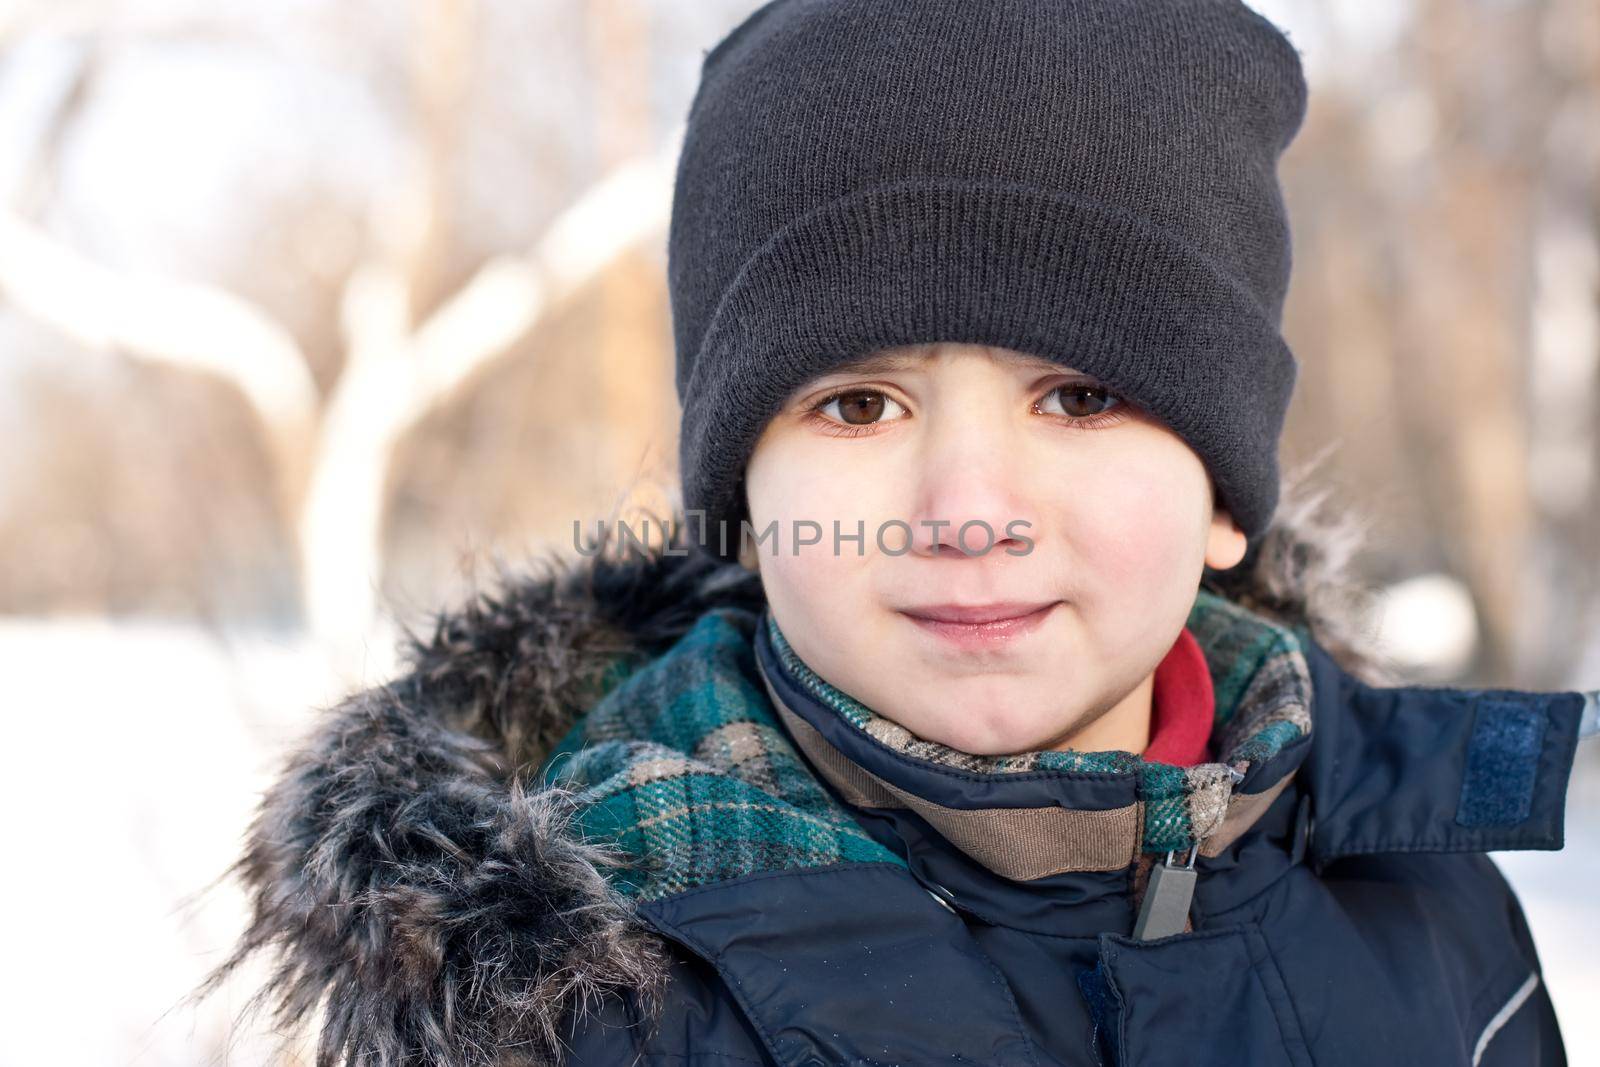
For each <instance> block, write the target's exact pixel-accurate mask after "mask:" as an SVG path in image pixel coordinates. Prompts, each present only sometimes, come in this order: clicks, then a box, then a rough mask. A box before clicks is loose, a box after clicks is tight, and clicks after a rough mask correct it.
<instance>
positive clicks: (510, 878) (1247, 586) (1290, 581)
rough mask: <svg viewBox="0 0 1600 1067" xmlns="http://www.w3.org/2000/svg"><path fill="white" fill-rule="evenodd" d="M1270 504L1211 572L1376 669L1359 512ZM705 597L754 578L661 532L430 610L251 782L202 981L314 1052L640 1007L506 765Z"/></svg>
mask: <svg viewBox="0 0 1600 1067" xmlns="http://www.w3.org/2000/svg"><path fill="white" fill-rule="evenodd" d="M1280 499H1281V503H1280V505H1279V508H1278V512H1277V515H1276V517H1275V519H1274V522H1273V524H1272V526H1271V527H1270V529H1269V530H1268V531H1267V533H1266V534H1265V535H1264V536H1263V538H1262V539H1260V540H1259V541H1258V542H1257V543H1256V544H1255V545H1254V546H1253V548H1252V551H1251V554H1250V556H1248V557H1247V558H1246V560H1245V561H1244V563H1242V564H1241V565H1240V566H1239V567H1236V568H1234V569H1233V570H1231V571H1228V572H1225V573H1222V574H1212V573H1209V572H1208V574H1207V576H1206V583H1207V585H1208V587H1210V588H1213V589H1214V590H1215V591H1217V592H1220V593H1222V594H1223V595H1225V596H1227V597H1228V598H1229V599H1232V600H1235V601H1236V602H1238V603H1240V604H1242V605H1244V606H1246V607H1249V608H1250V609H1252V610H1254V611H1257V612H1260V613H1262V614H1265V615H1268V616H1269V617H1271V618H1274V619H1276V620H1278V621H1281V622H1284V623H1287V624H1290V625H1298V624H1303V625H1305V626H1307V627H1308V628H1309V630H1310V632H1311V634H1312V635H1313V636H1314V637H1315V638H1316V639H1317V640H1318V642H1319V643H1320V644H1321V645H1322V646H1323V647H1324V648H1326V649H1327V650H1328V651H1329V652H1331V653H1332V654H1333V655H1334V656H1335V657H1336V658H1337V659H1339V660H1340V662H1341V663H1342V664H1343V665H1345V666H1346V667H1347V668H1348V669H1349V670H1350V671H1351V672H1352V673H1354V674H1356V675H1358V676H1359V677H1362V678H1365V679H1367V680H1371V681H1374V682H1382V681H1384V680H1385V679H1386V677H1387V671H1386V670H1385V669H1384V668H1383V667H1382V666H1381V664H1380V662H1379V661H1378V659H1377V658H1376V656H1375V655H1374V654H1373V652H1372V651H1371V649H1370V646H1369V643H1368V641H1367V639H1366V637H1365V629H1364V626H1363V622H1362V618H1363V616H1362V614H1361V607H1362V605H1361V600H1362V598H1363V597H1364V595H1365V591H1364V590H1363V589H1361V588H1360V587H1359V586H1357V585H1355V584H1354V583H1353V582H1352V581H1351V580H1350V578H1349V575H1348V570H1347V568H1348V565H1349V563H1350V561H1351V559H1352V557H1353V554H1354V552H1355V551H1356V549H1357V548H1358V546H1359V541H1360V529H1359V527H1357V526H1355V525H1353V524H1352V522H1351V521H1350V520H1349V519H1345V518H1336V517H1333V516H1330V514H1329V512H1328V509H1327V508H1326V507H1325V499H1324V498H1323V497H1322V496H1319V495H1314V494H1309V493H1306V492H1304V491H1303V490H1302V489H1301V487H1300V486H1297V485H1296V484H1294V483H1292V482H1289V483H1286V484H1285V485H1284V487H1283V491H1282V493H1281V495H1280ZM679 528H680V529H681V523H680V527H679ZM723 605H732V606H738V607H744V608H749V609H751V610H759V609H760V608H761V607H762V606H763V605H764V597H763V594H762V590H761V585H760V579H759V577H758V576H757V575H755V574H754V573H752V572H749V571H746V570H744V569H743V568H740V567H738V566H736V565H732V564H727V563H722V562H719V561H717V560H714V559H712V558H711V557H709V556H707V555H705V554H703V553H701V552H698V551H694V550H692V549H691V550H689V551H688V552H686V553H685V554H681V555H680V554H675V553H664V552H662V551H661V550H660V548H659V546H657V547H656V548H654V549H652V550H651V551H649V552H646V553H643V554H641V553H638V552H633V553H631V554H630V553H621V552H615V551H605V552H602V553H601V554H599V555H595V556H587V557H575V558H570V559H569V558H551V559H546V560H544V561H543V562H542V563H541V564H540V566H539V567H538V569H537V570H535V571H533V572H532V573H529V574H526V575H522V576H517V577H510V578H507V579H505V580H504V581H503V582H502V583H501V587H500V588H499V589H498V590H497V591H495V592H492V593H489V594H486V595H483V596H480V597H479V598H478V599H477V600H476V601H475V602H473V603H471V604H469V605H467V606H466V607H464V608H462V609H460V610H459V611H454V612H449V613H446V614H443V615H441V616H440V617H439V618H438V620H437V623H436V625H435V626H434V628H433V632H432V633H431V634H430V635H427V636H425V637H419V638H414V639H412V640H411V642H410V644H409V648H408V654H407V669H406V670H405V671H404V672H403V673H402V674H401V676H400V677H398V678H397V679H395V680H394V681H392V682H391V683H389V684H387V685H383V686H379V687H374V688H372V689H369V690H367V691H364V692H360V693H357V694H354V695H352V696H350V697H349V698H347V699H346V700H344V701H343V702H342V703H340V704H339V705H338V706H336V707H334V708H332V709H330V710H329V711H328V712H327V713H326V714H325V715H324V717H322V718H321V719H320V720H319V722H318V724H317V726H316V728H315V729H314V730H313V731H312V732H311V733H310V735H309V736H308V737H307V739H306V740H305V741H304V743H303V744H302V746H301V747H300V748H299V749H298V750H297V751H296V752H295V753H294V754H293V755H292V757H291V758H290V760H289V762H288V766H287V768H286V770H285V772H284V774H283V775H282V777H281V778H280V779H279V780H278V782H277V783H276V785H274V786H273V787H272V788H271V790H270V791H269V792H268V793H267V795H266V796H265V798H264V800H263V802H262V805H261V808H260V811H259V813H258V815H257V817H256V819H255V821H254V823H253V824H252V826H251V829H250V831H249V835H248V839H247V843H246V850H245V853H244V855H243V857H242V858H241V859H240V861H239V863H238V865H237V868H236V873H237V875H238V876H239V877H240V878H241V879H242V881H243V882H244V883H245V885H246V887H247V888H248V890H249V892H250V894H251V901H252V914H251V918H250V924H249V926H248V929H247V930H246V932H245V934H244V936H243V937H242V939H241V941H240V943H239V946H238V948H237V950H236V951H235V953H234V954H233V956H232V958H230V960H229V961H227V962H226V963H225V964H224V965H223V966H222V967H221V968H219V970H218V971H217V973H216V975H215V976H214V977H213V979H212V983H213V984H215V983H217V982H220V981H221V980H222V979H223V978H224V977H225V976H226V975H227V974H228V973H229V972H231V971H232V970H233V969H235V968H236V967H237V966H238V965H239V964H240V963H241V962H242V961H244V960H245V959H247V958H249V957H251V956H253V955H256V954H257V953H261V952H266V953H269V954H272V955H274V956H275V959H276V965H275V968H274V970H273V972H272V975H271V979H270V982H269V984H268V985H267V987H266V988H265V989H263V990H262V992H261V998H262V1002H263V1003H265V1004H267V1005H270V1007H271V1009H272V1011H273V1013H274V1015H275V1017H276V1019H277V1021H278V1022H279V1023H280V1024H281V1025H282V1026H284V1027H285V1028H292V1027H294V1026H296V1025H299V1024H302V1023H303V1022H304V1021H305V1020H307V1019H310V1018H313V1017H315V1014H316V1012H317V1011H318V1009H319V1008H320V1009H321V1010H322V1011H323V1012H324V1016H323V1022H322V1030H321V1033H320V1040H319V1053H318V1058H319V1062H320V1063H323V1064H328V1065H333V1064H340V1063H349V1064H356V1063H360V1064H363V1065H373V1067H377V1065H383V1067H398V1065H402V1064H413V1063H428V1064H440V1065H462V1067H465V1065H483V1067H487V1065H490V1064H494V1065H510V1064H514V1065H542V1064H555V1063H558V1062H559V1059H560V1057H559V1050H560V1047H561V1034H562V1033H563V1027H564V1026H565V1025H566V1022H565V1020H566V1018H567V1013H568V1012H569V1011H571V1010H575V1009H576V1010H582V1009H585V1008H587V1007H589V1006H592V1005H594V1004H596V1003H597V1002H598V1001H599V1000H600V998H603V997H605V996H607V995H609V994H611V993H612V992H615V991H619V990H623V989H627V990H630V991H631V992H632V994H633V995H634V996H635V997H636V998H637V1000H638V1003H639V1004H640V1005H641V1007H642V1008H643V1009H644V1010H645V1011H646V1012H647V1013H648V1012H649V1011H650V1010H651V1008H652V1007H653V1006H654V1005H655V1004H656V1003H658V1002H659V998H660V995H661V993H662V992H663V989H664V983H665V980H666V978H665V975H666V969H667V964H668V960H669V957H668V952H667V949H666V947H665V945H664V944H663V942H662V941H661V940H660V938H659V935H657V934H656V933H655V932H654V931H653V930H651V929H650V928H649V927H648V926H647V925H645V924H644V923H642V922H640V921H639V920H638V919H637V918H636V917H635V916H634V915H633V914H632V912H631V910H630V907H629V905H628V902H627V901H626V900H625V899H624V898H622V897H621V896H619V895H618V894H617V893H616V892H615V890H614V889H613V888H612V887H611V885H610V884H609V883H608V881H607V879H606V878H605V877H604V873H603V872H604V871H605V870H606V869H607V867H608V866H609V865H612V864H615V863H617V862H619V859H618V858H617V857H616V856H615V855H613V854H611V853H609V852H608V851H606V850H605V849H603V848H601V847H598V846H593V845H588V844H583V843H579V842H578V841H576V840H575V839H574V838H573V837H572V836H570V835H569V834H568V833H567V832H566V830H567V828H568V824H569V820H570V818H571V816H572V814H573V810H574V802H573V796H572V794H570V793H567V792H565V791H563V790H562V789H560V788H543V789H537V790H530V789H528V788H525V783H526V782H528V781H529V780H530V779H531V778H532V776H533V772H534V770H535V769H536V768H537V767H538V766H539V764H540V763H541V761H542V760H543V758H544V757H545V755H546V754H547V753H548V752H549V751H550V749H551V747H552V746H553V745H554V743H555V742H556V741H557V740H559V739H560V738H561V737H562V736H563V735H564V734H565V733H566V732H567V731H568V730H569V729H570V728H571V726H572V725H573V723H574V722H575V721H576V719H577V718H578V717H579V716H580V715H582V714H583V713H584V712H585V711H586V710H587V709H588V708H590V707H591V706H593V704H594V703H595V701H596V700H597V699H598V698H599V696H600V695H601V694H602V693H603V692H605V691H606V689H607V688H608V686H609V685H610V684H611V682H612V681H613V680H614V679H615V678H617V677H619V676H620V675H621V674H623V673H626V671H627V670H628V669H630V668H631V667H633V666H637V665H639V664H642V663H644V662H647V661H649V660H650V659H652V658H653V657H655V656H657V655H659V654H661V653H662V652H664V651H665V650H666V649H667V648H669V647H670V646H671V645H672V644H673V642H674V641H675V640H676V639H677V638H679V637H681V636H682V635H683V634H684V633H686V632H687V631H688V629H689V628H690V627H691V626H692V625H693V624H694V622H695V621H696V620H697V619H698V618H700V616H701V615H702V614H703V613H704V612H705V611H707V610H709V609H711V608H713V607H717V606H723Z"/></svg>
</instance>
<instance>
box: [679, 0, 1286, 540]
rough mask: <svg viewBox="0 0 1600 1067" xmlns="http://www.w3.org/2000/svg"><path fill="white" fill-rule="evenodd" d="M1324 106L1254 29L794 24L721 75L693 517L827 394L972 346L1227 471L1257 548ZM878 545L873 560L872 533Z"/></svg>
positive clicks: (721, 52)
mask: <svg viewBox="0 0 1600 1067" xmlns="http://www.w3.org/2000/svg"><path fill="white" fill-rule="evenodd" d="M1305 109H1306V84H1305V78H1304V75H1303V73H1302V70H1301V65H1300V56H1299V54H1298V52H1297V51H1296V49H1295V47H1294V46H1293V45H1292V44H1291V43H1290V42H1289V40H1288V39H1287V38H1286V37H1285V36H1284V35H1283V34H1282V33H1281V32H1280V31H1279V30H1278V29H1277V28H1276V27H1275V26H1273V25H1272V23H1270V22H1268V21H1267V20H1266V19H1265V18H1263V17H1261V16H1260V15H1258V14H1256V13H1255V12H1253V11H1252V10H1250V8H1248V7H1246V6H1245V4H1244V3H1242V2H1240V0H773V2H772V3H768V4H766V5H764V6H763V7H761V8H759V9H758V10H757V11H756V12H755V13H754V14H752V15H751V16H750V17H749V18H747V19H746V20H745V21H744V22H743V23H741V24H740V25H739V26H738V27H737V28H735V29H734V30H733V31H732V32H731V33H730V34H729V35H728V36H727V37H726V38H724V39H723V40H722V41H721V42H720V43H719V44H718V45H717V46H716V47H715V48H713V49H712V50H711V51H710V52H709V53H707V55H706V57H705V60H704V63H703V66H702V70H701V79H700V87H699V90H698V92H697V93H696V95H695V98H694V102H693V105H692V107H691V110H690V116H689V124H688V132H687V136H686V139H685V141H684V147H683V154H682V156H681V158H680V160H679V163H678V170H677V178H676V185H675V189H674V195H673V203H672V221H671V231H670V236H669V242H668V263H667V272H668V281H669V284H670V289H671V299H672V317H673V332H674V337H675V342H676V346H677V389H678V399H679V401H680V402H681V404H682V407H683V419H682V429H681V439H680V464H681V472H682V477H683V503H684V507H685V508H686V509H689V510H694V509H703V510H704V511H705V514H706V519H707V522H708V526H707V536H706V538H705V540H706V541H707V542H709V547H710V548H711V550H712V551H713V552H714V553H718V554H724V553H721V552H720V550H719V543H718V542H719V537H718V533H717V531H718V526H717V523H718V522H719V521H722V522H726V523H728V526H727V527H725V529H726V531H727V536H726V544H727V546H728V551H727V552H726V553H725V554H726V555H730V556H731V555H732V554H734V552H736V551H737V547H738V541H739V526H738V523H739V520H740V519H741V518H743V517H745V511H744V492H743V485H742V478H743V472H744V467H745V463H746V461H747V460H748V459H749V456H750V451H751V449H752V448H753V447H754V444H755V441H756V439H757V438H758V437H759V436H760V433H761V431H762V429H763V428H764V427H765V426H766V424H767V422H768V421H769V420H770V419H771V418H772V416H773V415H774V414H776V413H777V411H778V410H779V408H780V407H781V405H782V403H783V401H784V400H785V399H787V397H788V396H789V394H790V393H791V392H792V391H793V390H794V389H796V388H798V387H799V386H801V385H802V384H804V383H805V382H806V381H808V380H810V379H811V378H813V377H815V376H816V375H818V374H822V373H826V372H827V371H829V370H830V369H833V368H835V367H837V366H839V365H840V364H842V363H846V362H848V361H850V360H852V359H854V358H857V357H859V356H862V355H865V354H867V353H868V352H871V351H874V350H877V349H879V348H884V347H889V346H896V345H904V344H915V343H923V342H938V341H944V342H972V343H976V344H985V345H993V346H999V347H1004V348H1011V349H1016V350H1019V351H1022V352H1027V353H1031V354H1034V355H1037V356H1041V357H1043V358H1046V359H1050V360H1054V361H1056V362H1059V363H1062V364H1063V365H1068V366H1072V367H1075V368H1077V369H1078V370H1081V371H1083V372H1085V373H1087V374H1089V375H1092V376H1093V377H1095V378H1097V379H1098V380H1100V381H1101V382H1102V383H1104V384H1105V385H1106V386H1107V387H1109V388H1110V389H1112V390H1113V391H1115V392H1117V393H1119V394H1120V395H1122V396H1124V397H1126V398H1127V399H1129V400H1130V401H1132V402H1133V403H1135V404H1136V405H1138V406H1139V407H1141V408H1143V409H1145V410H1147V411H1149V412H1150V413H1152V414H1154V415H1155V416H1157V417H1158V418H1160V419H1161V420H1162V421H1163V422H1164V423H1165V424H1166V425H1168V426H1169V427H1170V428H1171V429H1172V430H1173V431H1174V432H1175V433H1177V434H1178V435H1179V436H1181V437H1182V438H1184V440H1186V441H1187V442H1188V443H1189V445H1190V446H1191V447H1192V448H1193V449H1194V450H1195V452H1196V453H1197V454H1198V455H1199V456H1200V457H1201V458H1202V459H1203V460H1204V461H1205V463H1206V466H1207V468H1208V470H1209V471H1210V473H1211V476H1212V479H1213V482H1214V483H1215V485H1216V487H1217V491H1218V493H1219V494H1220V496H1221V498H1222V501H1223V503H1224V504H1225V505H1226V506H1227V507H1228V509H1229V510H1230V511H1231V512H1232V514H1233V516H1234V518H1235V519H1236V521H1237V522H1238V523H1239V525H1240V526H1241V527H1242V528H1243V529H1244V531H1245V533H1246V535H1247V536H1248V537H1250V538H1251V539H1252V540H1254V539H1255V538H1257V537H1258V536H1259V535H1260V534H1261V533H1262V532H1263V531H1264V530H1265V528H1266V526H1267V524H1268V522H1269V520H1270V519H1271V517H1272V513H1273V511H1274V509H1275V507H1276V506H1277V491H1278V455H1277V453H1278V438H1279V435H1280V433H1281V430H1282V427H1283V419H1284V414H1285V412H1286V409H1287V408H1288V404H1289V397H1290V394H1291V393H1292V391H1293V388H1294V381H1295V375H1296V363H1295V360H1294V356H1293V354H1292V353H1291V352H1290V350H1289V348H1288V346H1287V345H1286V344H1285V343H1284V340H1283V338H1282V336H1281V334H1280V332H1279V327H1280V324H1281V321H1282V310H1283V299H1284V295H1285V292H1286V290H1287V288H1288V283H1289V266H1290V238H1289V227H1288V219H1287V215H1286V212H1285V209H1284V203H1283V197H1282V193H1281V190H1280V188H1279V184H1278V177H1277V163H1278V159H1279V156H1280V155H1281V154H1282V152H1283V151H1284V150H1285V149H1286V148H1287V147H1288V145H1289V142H1290V141H1291V140H1292V139H1293V137H1294V135H1295V133H1296V132H1297V131H1298V129H1299V128H1300V124H1301V122H1302V120H1303V118H1304V115H1305ZM869 536H870V533H869Z"/></svg>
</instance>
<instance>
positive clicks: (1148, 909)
mask: <svg viewBox="0 0 1600 1067" xmlns="http://www.w3.org/2000/svg"><path fill="white" fill-rule="evenodd" d="M1244 777H1245V775H1244V772H1243V771H1241V770H1239V769H1238V768H1236V767H1229V768H1228V779H1229V781H1228V799H1229V801H1230V804H1231V801H1232V800H1233V791H1234V790H1235V789H1237V788H1238V787H1239V783H1240V782H1242V781H1244ZM1199 854H1200V841H1199V839H1198V838H1197V839H1196V840H1195V841H1194V843H1193V844H1191V845H1190V846H1189V855H1188V857H1187V858H1186V859H1185V860H1184V861H1183V863H1182V864H1181V865H1180V864H1177V863H1174V862H1173V860H1172V858H1173V857H1174V856H1175V855H1177V852H1176V850H1173V851H1169V852H1168V853H1167V858H1166V859H1165V860H1164V861H1163V862H1162V864H1161V866H1159V867H1152V868H1151V869H1150V879H1149V881H1147V882H1146V883H1145V889H1144V900H1143V902H1141V903H1140V905H1139V918H1138V919H1137V920H1136V921H1135V922H1134V924H1133V936H1134V939H1135V940H1137V941H1150V940H1153V939H1155V938H1158V937H1168V936H1170V935H1172V934H1181V933H1183V928H1184V926H1185V925H1186V924H1187V923H1188V921H1189V905H1190V904H1192V903H1193V902H1194V883H1195V879H1197V878H1198V877H1199V876H1200V874H1199V872H1198V871H1196V870H1195V869H1194V861H1195V857H1196V856H1198V855H1199Z"/></svg>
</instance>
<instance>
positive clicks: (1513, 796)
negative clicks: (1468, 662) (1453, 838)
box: [1456, 697, 1549, 826]
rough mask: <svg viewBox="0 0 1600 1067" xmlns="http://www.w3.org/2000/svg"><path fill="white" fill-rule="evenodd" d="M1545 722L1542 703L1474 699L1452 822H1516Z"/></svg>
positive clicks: (1522, 813)
mask: <svg viewBox="0 0 1600 1067" xmlns="http://www.w3.org/2000/svg"><path fill="white" fill-rule="evenodd" d="M1548 722H1549V717H1548V716H1547V715H1546V714H1545V706H1544V704H1542V703H1538V704H1534V705H1532V706H1529V705H1525V704H1519V703H1515V702H1512V701H1508V700H1493V699H1490V698H1487V697H1485V698H1482V699H1480V700H1479V701H1478V702H1477V714H1476V717H1475V718H1474V720H1473V724H1472V738H1471V740H1470V741H1469V742H1468V748H1467V769H1466V772H1465V773H1464V774H1463V775H1462V778H1461V799H1460V801H1459V802H1458V803H1457V805H1456V822H1458V823H1460V824H1461V825H1462V826H1516V825H1517V824H1518V823H1520V822H1522V821H1523V820H1524V819H1526V818H1527V817H1528V813H1529V812H1530V811H1531V810H1533V787H1534V785H1535V783H1536V782H1537V780H1538V774H1539V753H1540V752H1541V751H1543V748H1544V731H1545V725H1546V724H1547V723H1548Z"/></svg>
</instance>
